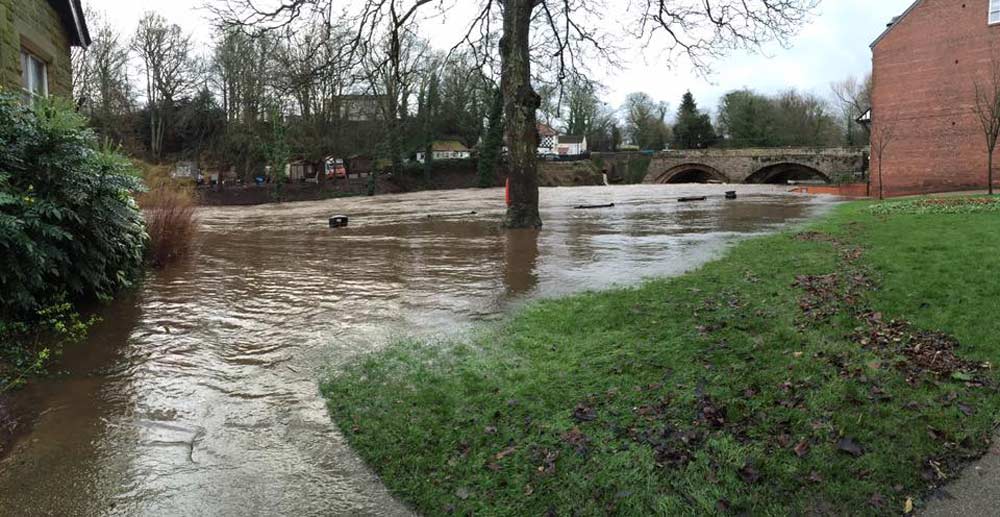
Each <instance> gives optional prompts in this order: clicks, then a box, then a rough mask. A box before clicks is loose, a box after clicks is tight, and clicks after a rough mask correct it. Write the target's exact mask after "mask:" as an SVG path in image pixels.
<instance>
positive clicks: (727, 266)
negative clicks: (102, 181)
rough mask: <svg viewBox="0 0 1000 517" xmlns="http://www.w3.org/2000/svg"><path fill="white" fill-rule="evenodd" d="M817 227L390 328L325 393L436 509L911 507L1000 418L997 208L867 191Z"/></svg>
mask: <svg viewBox="0 0 1000 517" xmlns="http://www.w3.org/2000/svg"><path fill="white" fill-rule="evenodd" d="M810 230H811V232H809V233H805V234H802V233H799V234H794V233H789V234H785V235H778V236H772V237H765V238H761V239H756V240H751V241H747V242H744V243H742V244H740V245H738V246H736V247H735V248H734V249H733V250H732V251H731V252H730V253H729V254H728V255H727V256H726V257H725V258H724V259H722V260H719V261H716V262H713V263H711V264H708V265H706V266H705V267H703V268H701V269H700V270H698V271H696V272H694V273H691V274H688V275H685V276H683V277H679V278H675V279H668V280H660V281H653V282H649V283H646V284H644V285H642V286H639V287H636V288H631V289H619V290H613V291H608V292H601V293H589V294H583V295H579V296H573V297H569V298H565V299H560V300H553V301H545V302H540V303H535V304H532V305H531V306H529V307H528V308H526V309H524V310H523V311H521V312H520V313H518V314H517V315H515V316H514V317H512V319H511V320H510V321H509V322H508V323H506V324H505V325H503V326H502V327H500V328H496V329H490V330H484V331H483V332H482V334H480V335H479V336H477V337H475V338H471V339H470V340H469V341H468V342H460V343H451V344H448V345H440V344H433V345H432V344H423V343H417V342H404V343H398V344H396V345H395V346H393V347H391V348H389V349H388V350H386V351H385V352H383V353H380V354H377V355H373V356H370V357H367V358H364V359H363V360H361V361H360V362H359V363H358V364H356V365H354V366H353V367H350V368H347V369H345V373H343V374H341V375H338V376H337V377H335V378H333V379H331V380H329V381H328V382H327V383H325V385H324V386H323V391H324V394H325V395H326V396H327V398H328V399H329V407H330V411H331V414H332V415H333V417H334V419H335V420H336V422H337V423H338V424H339V425H340V427H341V428H342V429H343V430H344V432H345V433H346V435H347V436H348V438H349V439H350V442H351V444H352V445H353V446H354V447H355V448H356V450H357V451H358V452H359V453H360V454H361V456H362V457H363V458H365V459H366V461H367V462H368V463H369V464H370V465H371V466H372V467H373V468H374V469H375V470H376V471H377V472H378V473H379V474H380V476H381V477H382V479H383V480H384V481H385V483H386V484H387V485H388V486H389V487H390V489H392V491H393V492H394V493H395V494H397V495H398V496H399V497H400V498H401V499H402V500H404V501H406V502H407V503H409V504H410V505H412V506H413V507H414V508H415V509H416V510H418V511H420V512H422V513H425V514H432V515H436V514H446V513H456V514H467V513H476V514H487V515H542V514H547V513H548V514H553V515H601V514H619V515H648V514H659V515H703V514H721V515H726V514H739V513H742V512H747V513H750V514H753V515H788V514H816V515H871V514H886V515H892V514H897V515H898V514H901V513H903V512H904V511H905V510H906V509H907V507H908V504H910V503H912V504H913V505H915V506H916V507H917V508H919V507H920V505H921V504H922V502H923V500H924V498H925V497H926V496H927V494H928V493H929V490H931V489H932V488H934V487H936V486H939V485H941V484H944V483H946V482H947V481H948V479H950V478H952V477H954V476H955V475H957V472H958V470H959V469H960V468H961V466H962V465H963V464H964V463H965V462H967V461H968V460H970V459H972V458H974V457H976V456H977V455H979V454H981V453H982V452H983V451H985V448H986V447H987V444H988V440H989V439H990V436H991V434H992V432H993V430H994V428H995V426H996V424H997V422H998V418H997V415H998V409H1000V397H998V396H997V394H996V381H997V375H996V373H995V371H994V370H992V369H991V368H989V367H987V366H986V365H984V364H983V363H986V362H990V363H992V364H997V363H998V361H1000V340H998V338H997V337H996V336H997V335H1000V319H998V318H996V314H1000V306H998V303H1000V281H998V279H997V278H996V276H995V274H996V271H997V266H1000V218H998V217H997V215H996V214H991V213H970V214H948V215H940V214H938V215H920V214H917V215H912V214H898V215H889V216H878V215H873V214H872V212H871V211H870V210H869V209H868V206H867V205H866V204H864V203H856V204H850V205H845V206H843V207H841V208H840V209H839V210H838V211H837V212H836V213H835V214H833V215H832V216H830V217H828V218H827V219H825V220H824V221H822V222H820V223H818V224H816V225H814V226H813V227H812V228H810ZM925 331H940V333H930V332H925ZM908 501H909V502H908Z"/></svg>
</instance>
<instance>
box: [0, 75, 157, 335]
mask: <svg viewBox="0 0 1000 517" xmlns="http://www.w3.org/2000/svg"><path fill="white" fill-rule="evenodd" d="M141 185H142V184H141V182H140V180H139V179H138V177H137V175H136V172H135V169H134V167H133V166H132V164H131V163H130V162H129V161H128V160H127V159H125V158H124V157H123V156H121V155H120V154H118V153H116V152H113V151H110V150H107V149H102V148H101V147H100V146H99V145H98V142H97V139H96V138H95V136H94V134H93V132H92V131H90V130H89V129H87V128H86V121H85V120H84V119H83V117H81V116H80V115H78V114H77V113H76V112H74V111H73V110H72V108H71V107H70V106H69V105H68V104H66V103H65V102H62V101H40V102H38V103H36V104H35V105H34V106H25V105H23V104H22V103H20V102H19V101H18V100H17V98H16V97H14V96H12V95H9V94H4V93H3V92H0V263H2V264H3V267H2V268H0V292H3V296H2V298H0V321H8V322H11V321H32V320H37V319H38V315H39V311H42V310H43V309H45V308H47V307H50V306H52V305H53V304H58V303H61V302H62V301H63V300H67V301H69V302H78V301H82V300H93V299H98V300H108V299H110V298H111V297H112V296H113V295H114V294H115V293H116V292H117V291H119V290H121V289H124V288H128V287H130V286H132V285H133V283H134V282H135V281H136V279H138V278H139V277H140V275H141V273H142V269H143V250H144V246H145V243H146V240H147V237H146V230H145V226H144V224H143V219H142V215H141V213H140V211H139V209H138V207H137V206H136V203H135V201H134V200H133V198H132V192H135V191H138V190H140V188H141Z"/></svg>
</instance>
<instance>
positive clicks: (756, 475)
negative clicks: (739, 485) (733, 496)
mask: <svg viewBox="0 0 1000 517" xmlns="http://www.w3.org/2000/svg"><path fill="white" fill-rule="evenodd" d="M737 473H738V474H739V475H740V479H742V480H743V482H744V483H746V484H748V485H752V484H754V483H756V482H757V481H758V480H759V479H760V472H758V471H757V468H756V467H754V466H753V464H752V463H747V464H746V465H745V466H744V467H743V468H741V469H740V470H739V472H737Z"/></svg>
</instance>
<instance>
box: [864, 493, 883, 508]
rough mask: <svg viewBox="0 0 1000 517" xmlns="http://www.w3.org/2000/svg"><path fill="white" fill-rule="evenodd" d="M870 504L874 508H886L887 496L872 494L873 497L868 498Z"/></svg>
mask: <svg viewBox="0 0 1000 517" xmlns="http://www.w3.org/2000/svg"><path fill="white" fill-rule="evenodd" d="M868 504H869V505H871V506H872V507H874V508H884V507H885V498H884V497H882V494H879V493H875V494H872V497H871V499H869V500H868Z"/></svg>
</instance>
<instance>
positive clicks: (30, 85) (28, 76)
mask: <svg viewBox="0 0 1000 517" xmlns="http://www.w3.org/2000/svg"><path fill="white" fill-rule="evenodd" d="M32 65H34V66H38V67H41V69H42V78H41V81H42V82H41V84H35V79H36V74H35V73H34V70H32V68H31V66H32ZM21 89H22V90H23V91H24V95H25V98H26V99H35V98H38V97H48V96H49V64H48V63H46V62H45V60H44V59H42V58H40V57H38V56H37V55H35V54H32V53H31V52H30V51H29V50H27V49H25V48H21Z"/></svg>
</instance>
